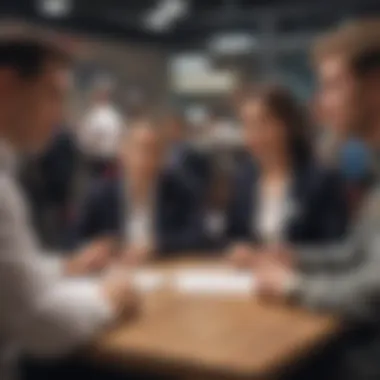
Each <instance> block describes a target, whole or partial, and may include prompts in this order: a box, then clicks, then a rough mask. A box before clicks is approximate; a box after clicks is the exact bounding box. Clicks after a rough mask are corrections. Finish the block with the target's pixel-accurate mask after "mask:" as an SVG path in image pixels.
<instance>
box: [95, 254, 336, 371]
mask: <svg viewBox="0 0 380 380" xmlns="http://www.w3.org/2000/svg"><path fill="white" fill-rule="evenodd" d="M160 265H161V268H162V270H163V271H169V272H170V271H173V270H175V269H178V268H182V267H189V266H191V265H197V266H199V265H210V263H203V262H200V261H199V260H198V261H194V260H193V261H177V262H170V263H166V264H160ZM214 265H215V263H214ZM337 330H338V324H337V321H336V320H335V319H334V318H332V317H329V316H321V315H313V314H310V313H308V312H306V311H302V310H296V309H293V308H289V307H285V306H279V305H277V306H274V305H271V306H269V305H264V304H260V303H259V302H258V301H257V300H255V298H254V297H252V299H250V298H244V297H240V298H239V297H223V298H221V297H220V296H204V295H203V296H199V295H198V296H196V295H180V294H178V293H175V292H172V291H168V290H167V291H162V292H159V293H152V294H146V295H145V296H144V299H143V308H142V312H141V314H140V315H139V316H138V317H137V318H136V319H135V320H133V321H129V322H126V323H125V324H124V325H121V326H119V327H118V328H115V329H114V330H113V331H111V332H109V333H108V334H106V335H105V336H104V337H102V338H101V339H100V340H99V341H98V342H97V343H96V345H95V350H94V352H95V354H94V355H95V357H96V359H97V360H101V361H102V362H103V363H106V364H111V363H112V364H113V365H117V366H119V367H120V366H125V367H126V368H130V367H133V368H137V369H139V368H140V369H148V370H149V371H151V372H152V371H153V372H155V373H162V374H170V373H177V374H178V373H180V374H187V376H188V378H190V379H200V378H215V379H247V378H255V379H256V378H260V379H264V378H269V377H270V376H271V374H273V373H276V371H278V370H280V369H282V368H283V367H284V366H286V365H288V364H291V363H292V362H294V361H296V360H297V359H300V358H301V357H302V356H303V355H308V353H309V354H310V350H311V349H313V348H315V347H317V346H318V345H321V344H323V343H325V342H326V341H327V340H328V339H329V338H331V337H332V336H334V333H336V332H337Z"/></svg>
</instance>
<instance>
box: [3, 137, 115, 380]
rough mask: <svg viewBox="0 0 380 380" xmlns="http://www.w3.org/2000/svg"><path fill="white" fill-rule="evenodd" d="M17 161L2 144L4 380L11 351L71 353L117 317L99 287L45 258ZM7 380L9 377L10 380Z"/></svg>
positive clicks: (43, 353)
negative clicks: (21, 186) (17, 173)
mask: <svg viewBox="0 0 380 380" xmlns="http://www.w3.org/2000/svg"><path fill="white" fill-rule="evenodd" d="M14 161H15V156H14V154H13V153H12V150H11V149H10V147H9V146H8V145H7V144H5V143H4V142H1V143H0V379H1V380H8V379H9V374H10V373H11V372H12V371H10V370H9V369H10V367H11V364H12V363H9V360H8V358H9V352H10V351H12V352H17V353H20V352H25V353H29V354H30V355H32V356H37V357H42V358H44V357H52V356H53V357H54V356H60V355H64V354H66V353H69V352H70V351H71V350H72V349H75V348H77V346H80V345H82V344H84V343H86V342H87V341H88V340H89V339H91V337H92V336H93V335H94V334H95V333H96V332H97V331H98V330H100V329H101V328H102V327H103V326H104V325H105V324H107V323H108V322H110V321H111V320H112V319H113V318H114V315H113V311H112V309H111V307H110V305H109V304H108V303H107V302H106V300H105V299H104V298H103V296H102V293H101V291H100V288H99V285H98V284H97V283H96V282H92V281H91V282H90V281H87V280H85V279H74V278H68V277H65V276H64V275H63V273H62V271H61V262H60V261H59V260H57V259H51V258H48V257H45V256H44V255H43V254H41V252H40V249H39V247H38V244H37V242H36V239H35V236H34V234H33V232H32V226H31V225H30V220H29V215H28V211H27V208H26V204H25V201H24V198H23V195H22V194H21V191H20V189H19V187H18V185H17V182H16V181H15V179H14V177H15V175H14ZM7 376H8V377H7Z"/></svg>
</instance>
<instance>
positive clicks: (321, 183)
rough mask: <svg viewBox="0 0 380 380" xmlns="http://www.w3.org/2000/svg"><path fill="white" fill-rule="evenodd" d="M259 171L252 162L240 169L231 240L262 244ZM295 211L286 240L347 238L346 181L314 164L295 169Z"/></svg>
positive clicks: (232, 205)
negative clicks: (259, 220) (258, 213)
mask: <svg viewBox="0 0 380 380" xmlns="http://www.w3.org/2000/svg"><path fill="white" fill-rule="evenodd" d="M259 176H260V174H259V171H258V169H257V168H256V167H255V165H254V163H253V162H252V161H251V160H247V162H245V163H244V164H243V165H242V167H241V170H239V173H238V174H237V176H236V179H235V180H234V184H233V195H232V199H231V203H230V207H229V210H228V213H227V215H228V216H227V218H228V222H227V224H228V226H227V235H228V240H232V241H233V240H248V241H253V242H260V235H259V233H258V231H257V229H256V228H255V220H256V216H257V212H258V207H257V206H258V205H257V202H258V193H257V191H258V189H257V187H258V182H259ZM290 201H291V202H292V206H291V207H292V209H293V211H292V212H291V214H290V216H289V219H288V220H287V223H286V226H285V238H286V240H287V241H288V242H292V243H317V242H318V243H320V242H329V241H334V240H338V239H340V238H341V237H343V235H344V233H345V231H346V227H347V223H348V207H347V197H346V192H345V188H344V185H343V181H342V180H341V179H340V177H339V175H338V174H337V173H335V172H334V171H332V170H328V169H325V168H323V167H321V166H318V165H316V164H314V163H310V164H305V165H303V166H302V167H299V168H297V169H296V170H294V175H293V178H292V183H291V188H290Z"/></svg>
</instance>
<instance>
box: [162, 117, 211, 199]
mask: <svg viewBox="0 0 380 380" xmlns="http://www.w3.org/2000/svg"><path fill="white" fill-rule="evenodd" d="M187 127H188V126H187V123H186V121H185V119H184V117H183V116H182V115H181V114H180V113H175V112H172V113H169V114H168V115H166V116H165V117H164V120H163V122H162V126H161V128H162V133H163V135H164V138H165V142H166V145H167V152H166V159H165V166H166V168H167V170H169V171H172V172H173V173H174V174H175V175H176V176H177V177H179V178H180V180H181V181H185V182H187V183H188V185H189V186H190V187H191V188H192V189H193V191H194V192H195V193H196V194H197V196H199V197H203V196H204V195H205V191H206V188H207V186H208V184H209V179H210V178H209V177H210V162H209V159H208V157H207V155H205V154H204V153H202V152H200V151H197V150H196V149H195V148H193V147H192V146H191V145H190V143H189V141H188V136H187V132H188V131H187Z"/></svg>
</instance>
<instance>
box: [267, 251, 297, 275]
mask: <svg viewBox="0 0 380 380" xmlns="http://www.w3.org/2000/svg"><path fill="white" fill-rule="evenodd" d="M262 256H263V260H266V259H268V258H269V259H270V260H272V261H276V262H278V263H279V264H281V265H282V266H284V267H285V268H287V269H289V270H294V268H295V267H296V259H295V258H296V254H295V252H294V251H293V250H292V249H291V248H290V247H288V246H285V245H272V246H268V247H266V248H265V249H264V250H263V255H262Z"/></svg>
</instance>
